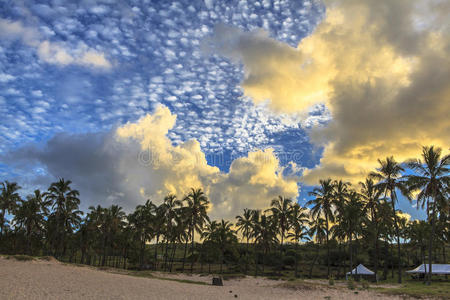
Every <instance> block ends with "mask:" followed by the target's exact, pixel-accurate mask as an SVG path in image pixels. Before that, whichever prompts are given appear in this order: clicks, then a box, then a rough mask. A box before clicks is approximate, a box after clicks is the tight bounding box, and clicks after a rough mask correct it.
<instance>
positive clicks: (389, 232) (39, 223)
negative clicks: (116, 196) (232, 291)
mask: <svg viewBox="0 0 450 300" xmlns="http://www.w3.org/2000/svg"><path fill="white" fill-rule="evenodd" d="M379 164H380V166H379V168H377V169H376V170H375V171H374V172H372V173H370V175H369V176H368V178H367V179H366V180H365V181H364V182H361V183H360V184H359V185H351V184H350V183H348V182H344V181H342V180H332V179H324V180H320V182H319V185H318V186H317V187H316V188H314V190H313V191H312V192H311V193H310V195H311V197H312V199H311V200H310V201H308V202H307V203H306V206H301V205H300V204H298V203H296V202H295V201H293V200H292V199H288V198H285V197H283V196H279V197H278V198H276V199H274V200H272V201H271V203H270V206H269V207H268V209H266V210H257V209H250V208H248V209H244V211H243V212H242V214H241V215H239V216H236V222H235V223H233V222H232V220H210V219H209V217H208V209H209V207H210V202H209V199H208V198H207V196H206V195H205V194H204V192H203V191H202V190H201V189H194V188H193V189H191V191H190V192H189V193H188V194H187V195H186V196H185V197H183V198H181V199H179V198H177V196H175V195H173V194H169V195H167V196H166V197H165V198H164V199H162V203H161V204H160V205H156V204H155V203H153V202H152V201H151V200H148V201H146V202H145V203H144V204H141V205H138V206H137V207H136V209H135V210H134V211H132V212H130V213H128V214H127V213H126V212H125V211H124V210H123V209H122V208H121V207H120V206H118V205H111V206H110V207H101V206H91V207H89V211H88V212H86V213H84V212H83V211H81V210H80V209H79V205H80V193H79V192H78V191H77V190H74V189H73V188H72V182H71V181H69V180H65V179H60V180H59V181H57V182H54V183H52V184H51V185H50V187H49V188H48V190H47V191H40V190H35V191H34V192H33V193H32V194H30V195H28V196H26V197H25V198H22V197H21V196H20V194H19V191H20V189H21V187H20V186H19V185H18V184H17V183H12V182H8V181H4V182H2V183H1V187H0V188H1V190H0V253H5V254H17V253H19V254H28V255H52V256H54V257H56V258H58V259H61V260H65V261H68V262H76V263H81V264H88V265H96V266H111V267H117V268H119V267H120V268H135V269H154V270H162V271H168V272H172V271H181V272H185V271H189V272H193V271H194V270H195V271H196V272H219V273H224V272H228V273H244V274H250V272H252V274H254V275H255V276H257V275H269V276H270V275H272V276H284V275H286V274H290V275H289V276H295V277H298V276H309V277H314V276H323V277H325V276H327V277H331V276H333V277H335V278H336V277H344V276H345V272H348V271H349V270H351V269H352V268H353V267H354V266H356V265H357V264H358V263H364V264H365V265H367V266H369V267H371V268H373V269H374V270H375V272H377V273H380V269H379V267H381V266H382V267H383V271H382V276H381V278H382V279H387V278H388V272H389V269H391V270H392V275H391V276H392V277H394V271H393V270H394V268H397V270H398V273H397V275H396V277H397V279H398V281H401V280H402V272H403V271H402V269H403V268H405V267H412V266H416V265H418V264H421V263H428V264H430V266H431V264H432V263H448V262H449V261H448V258H447V251H448V247H449V232H450V230H449V229H450V222H449V218H448V216H449V196H450V155H442V150H441V149H439V148H434V147H424V148H423V153H422V157H421V158H420V159H413V160H409V161H407V162H405V163H398V162H396V161H395V159H394V158H393V157H388V158H386V159H385V160H379ZM399 193H400V194H402V195H403V196H404V197H406V198H407V199H409V200H411V202H412V203H413V204H414V205H417V206H418V207H421V208H425V209H426V213H427V219H426V220H421V221H419V220H414V221H410V220H407V219H406V218H404V216H403V214H402V212H401V211H400V210H398V209H397V206H396V204H397V202H398V197H399ZM412 195H415V196H412ZM268 204H269V203H268ZM394 249H395V250H396V251H394ZM394 253H395V254H394ZM325 266H326V271H325ZM430 270H431V268H430ZM426 280H427V282H428V283H429V282H430V281H431V276H427V278H426Z"/></svg>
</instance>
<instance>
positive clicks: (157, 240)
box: [153, 234, 159, 271]
mask: <svg viewBox="0 0 450 300" xmlns="http://www.w3.org/2000/svg"><path fill="white" fill-rule="evenodd" d="M158 242H159V234H157V235H156V244H155V259H154V260H155V264H154V266H153V269H154V270H155V271H156V269H157V268H158Z"/></svg>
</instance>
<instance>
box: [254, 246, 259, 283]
mask: <svg viewBox="0 0 450 300" xmlns="http://www.w3.org/2000/svg"><path fill="white" fill-rule="evenodd" d="M253 248H254V250H255V277H258V249H257V248H256V241H254V243H253Z"/></svg>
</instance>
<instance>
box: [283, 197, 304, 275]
mask: <svg viewBox="0 0 450 300" xmlns="http://www.w3.org/2000/svg"><path fill="white" fill-rule="evenodd" d="M307 222H308V214H307V213H306V208H305V207H301V206H300V205H299V204H298V203H294V204H293V205H292V209H291V213H290V215H289V225H290V226H289V227H290V228H291V229H292V232H291V233H288V235H287V237H288V238H291V239H293V240H294V242H295V277H298V253H297V252H298V244H299V243H300V241H301V240H303V239H307V236H308V234H307V227H306V226H305V224H306V223H307Z"/></svg>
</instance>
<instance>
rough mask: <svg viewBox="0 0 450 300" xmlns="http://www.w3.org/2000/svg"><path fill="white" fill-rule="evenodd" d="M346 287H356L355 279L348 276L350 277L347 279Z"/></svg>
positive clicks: (352, 288)
mask: <svg viewBox="0 0 450 300" xmlns="http://www.w3.org/2000/svg"><path fill="white" fill-rule="evenodd" d="M347 287H348V289H350V290H354V289H356V283H355V281H354V280H353V278H352V277H350V279H349V280H347Z"/></svg>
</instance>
